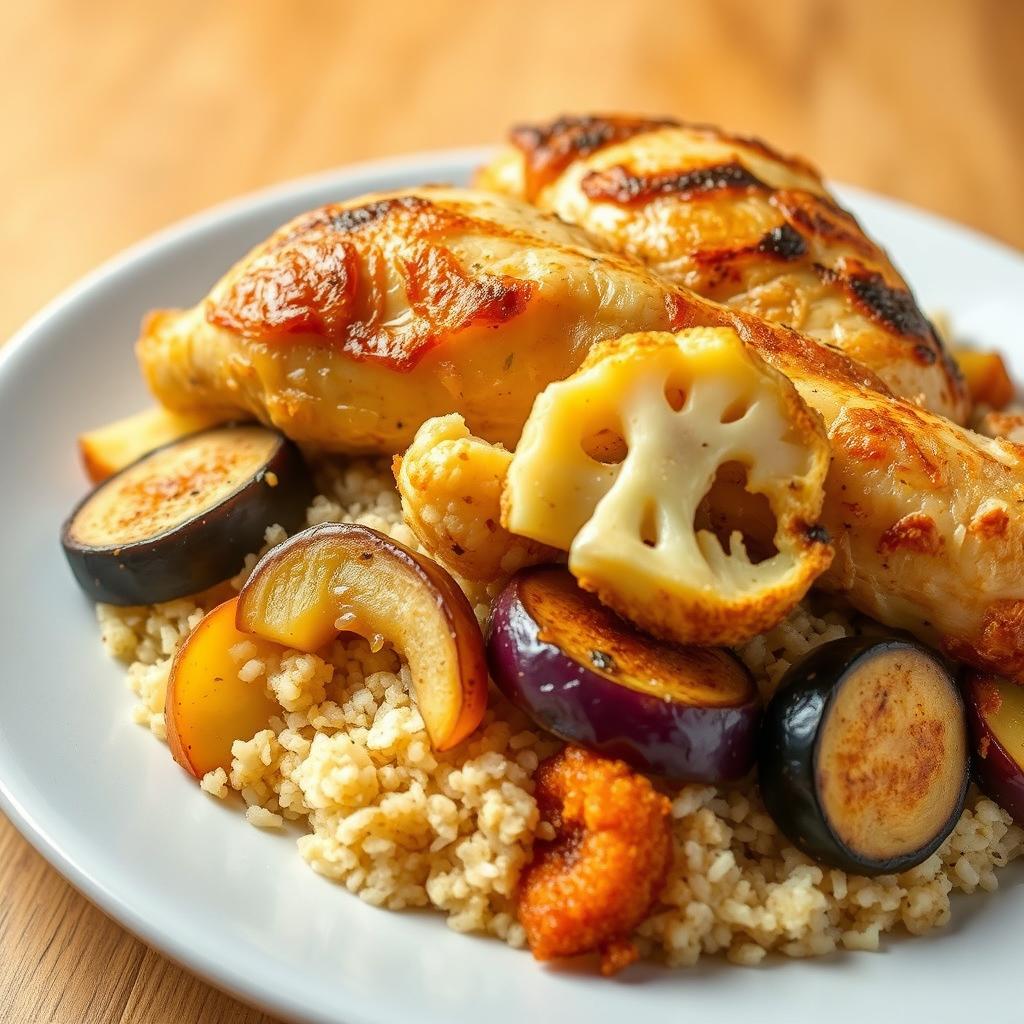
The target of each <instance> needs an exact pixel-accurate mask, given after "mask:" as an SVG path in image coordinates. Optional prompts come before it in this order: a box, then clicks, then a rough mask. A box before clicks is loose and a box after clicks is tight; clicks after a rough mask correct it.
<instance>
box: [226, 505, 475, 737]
mask: <svg viewBox="0 0 1024 1024" xmlns="http://www.w3.org/2000/svg"><path fill="white" fill-rule="evenodd" d="M237 622H238V626H239V628H240V629H243V630H245V631H246V632H250V633H255V634H257V635H259V636H262V637H265V638H266V639H268V640H274V641H276V642H278V643H281V644H284V645H286V646H288V647H296V648H298V649H299V650H303V651H315V650H317V649H318V648H320V647H323V646H324V644H326V643H328V642H329V641H330V640H332V639H333V638H334V637H335V636H337V635H338V633H339V632H340V631H342V630H345V631H348V632H352V633H358V634H360V635H362V636H364V637H366V638H367V639H368V640H369V641H370V643H371V646H373V647H374V648H376V647H378V646H380V645H381V644H383V643H384V642H385V641H387V642H390V643H391V644H392V645H393V646H394V647H395V649H396V650H397V651H398V653H399V654H400V655H401V656H402V657H404V658H405V659H406V660H407V661H408V663H409V670H410V672H411V673H412V685H413V689H414V690H415V695H416V703H417V706H418V708H419V711H420V714H421V715H422V716H423V721H424V724H425V725H426V729H427V732H428V733H429V734H430V738H431V740H432V742H433V744H434V746H435V748H436V749H438V750H447V749H449V748H450V747H453V746H455V745H456V744H457V743H459V742H460V741H461V740H463V739H465V738H466V737H467V736H468V735H469V734H470V733H471V732H473V730H474V729H476V727H477V726H478V725H479V724H480V721H481V719H482V718H483V715H484V711H485V710H486V708H487V664H486V660H485V658H484V646H483V637H482V636H481V635H480V626H479V625H478V623H477V620H476V615H475V614H474V612H473V609H472V607H471V606H470V603H469V601H468V600H467V599H466V595H465V594H464V593H463V592H462V590H461V589H460V588H459V585H458V584H457V583H456V582H455V580H454V579H452V577H451V576H450V575H449V574H448V573H447V572H446V571H445V570H444V569H442V568H441V566H439V565H438V564H437V563H436V562H432V561H431V560H430V559H429V558H422V557H421V556H419V555H417V554H415V553H414V552H412V551H410V550H409V549H408V548H406V547H404V546H403V545H402V544H399V543H398V541H396V540H392V539H391V538H390V537H385V536H384V535H383V534H381V533H378V532H377V531H376V530H371V529H370V528H369V527H366V526H359V525H357V524H354V523H325V524H323V525H322V526H314V527H311V528H310V529H308V530H304V531H303V532H302V533H298V534H296V535H295V536H294V537H292V538H290V539H289V540H287V541H285V543H284V544H280V545H278V547H276V548H274V549H273V550H272V551H270V552H268V553H267V554H266V555H265V556H264V558H263V560H262V561H261V562H260V563H259V565H257V566H256V568H255V569H254V570H253V573H252V575H251V576H250V577H249V580H248V582H247V583H246V584H245V586H244V587H243V588H242V593H241V594H240V595H239V603H238V619H237Z"/></svg>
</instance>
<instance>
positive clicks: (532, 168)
mask: <svg viewBox="0 0 1024 1024" xmlns="http://www.w3.org/2000/svg"><path fill="white" fill-rule="evenodd" d="M659 128H686V129H687V130H689V131H691V132H694V133H697V134H701V135H704V136H706V137H708V138H722V139H728V140H729V141H730V142H735V143H737V144H739V145H742V146H745V147H747V148H749V149H753V150H756V151H757V152H759V153H761V154H762V155H763V156H765V157H766V158H768V159H770V160H777V161H779V162H781V163H785V164H787V165H789V166H791V167H793V168H794V169H797V170H799V171H800V172H801V173H804V174H812V175H817V171H815V170H814V168H813V167H811V165H810V164H808V163H806V162H805V161H803V160H802V159H800V158H799V157H795V156H788V157H787V156H783V155H782V154H781V153H779V152H778V151H777V150H775V149H773V148H772V147H771V146H769V145H768V144H767V143H766V142H763V141H762V140H761V139H757V138H754V137H753V136H744V135H730V134H727V133H725V132H723V131H722V129H720V128H716V127H715V126H713V125H705V124H692V123H691V124H686V123H684V122H682V121H677V120H675V119H674V118H670V117H655V118H649V117H636V116H632V115H627V114H592V115H582V116H574V115H565V116H562V117H559V118H556V119H555V120H554V121H550V122H548V123H546V124H522V125H517V126H516V127H514V128H513V129H512V130H511V131H510V132H509V141H510V142H511V143H512V144H513V145H514V146H515V147H516V148H517V149H519V150H520V152H521V153H522V154H523V155H524V157H525V159H526V167H527V182H528V185H527V190H526V198H528V199H530V200H531V201H532V200H534V199H536V198H537V195H538V193H539V192H540V190H541V189H542V188H543V187H544V186H545V185H547V184H550V182H552V181H553V180H554V179H556V178H557V177H558V176H559V175H560V174H561V173H562V172H563V171H564V170H565V169H566V168H567V167H569V165H570V164H572V162H573V161H574V160H577V159H579V158H580V157H584V156H589V155H590V154H591V153H596V152H598V151H599V150H602V149H605V148H607V147H608V146H613V145H615V144H616V143H619V142H625V141H626V140H627V139H631V138H632V137H633V136H634V135H641V134H643V133H645V132H650V131H656V130H657V129H659Z"/></svg>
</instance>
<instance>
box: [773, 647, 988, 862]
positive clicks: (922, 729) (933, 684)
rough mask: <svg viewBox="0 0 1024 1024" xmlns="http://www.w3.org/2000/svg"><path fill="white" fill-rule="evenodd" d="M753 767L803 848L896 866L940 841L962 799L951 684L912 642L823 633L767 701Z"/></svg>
mask: <svg viewBox="0 0 1024 1024" xmlns="http://www.w3.org/2000/svg"><path fill="white" fill-rule="evenodd" d="M758 770H759V782H760V786H761V793H762V796H763V797H764V802H765V806H766V807H767V808H768V811H769V813H770V814H771V815H772V817H773V818H774V819H775V821H776V823H777V824H778V825H779V827H780V828H781V829H782V831H783V832H784V833H785V834H786V836H787V837H788V838H789V839H790V840H791V841H792V842H793V843H794V845H796V846H798V847H799V848H800V849H801V850H803V851H804V852H805V853H807V854H808V855H809V856H811V857H814V858H815V859H816V860H819V861H821V862H822V863H825V864H828V865H830V866H832V867H837V868H841V869H842V870H844V871H851V872H854V873H856V874H862V875H877V874H888V873H891V872H897V871H903V870H906V869H907V868H910V867H913V866H914V865H915V864H919V863H920V862H921V861H923V860H925V859H926V858H927V857H929V856H930V855H931V854H932V853H933V852H934V851H935V850H936V849H937V848H938V847H939V845H940V844H941V843H942V841H943V840H944V839H945V838H946V836H947V835H949V833H950V832H951V831H952V829H953V826H954V825H955V824H956V822H957V820H958V819H959V817H960V814H961V812H962V810H963V805H964V799H965V797H966V793H967V784H968V746H967V734H966V723H965V719H964V710H963V704H962V701H961V699H960V695H959V691H958V690H957V687H956V684H955V682H954V681H953V679H952V677H951V676H950V674H949V672H948V670H947V668H946V667H945V665H944V664H943V663H942V662H941V661H940V659H939V658H938V656H937V655H935V654H933V653H932V652H930V651H928V650H927V649H925V648H924V647H921V646H920V645H918V644H916V643H912V642H910V641H907V640H901V639H891V640H877V639H871V638H867V637H848V638H846V639H843V640H834V641H832V642H830V643H826V644H822V645H821V646H820V647H817V648H815V649H814V650H813V651H811V653H810V654H809V655H807V657H806V658H804V659H803V661H801V662H799V663H798V664H796V665H794V666H793V667H792V668H791V669H790V670H789V672H788V673H787V674H786V676H785V677H784V678H783V680H782V682H781V683H780V684H779V688H778V690H777V691H776V693H775V695H774V696H773V697H772V699H771V701H769V703H768V706H767V708H766V709H765V717H764V722H763V724H762V730H761V743H760V751H759V758H758Z"/></svg>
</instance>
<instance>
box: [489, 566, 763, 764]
mask: <svg viewBox="0 0 1024 1024" xmlns="http://www.w3.org/2000/svg"><path fill="white" fill-rule="evenodd" d="M543 574H555V575H558V576H561V577H568V579H569V580H571V579H572V578H571V577H570V576H569V574H568V573H567V572H566V570H565V569H564V568H562V567H554V566H542V567H537V568H533V569H527V570H525V571H523V572H521V573H519V574H518V575H517V576H515V577H513V579H512V581H511V582H510V583H509V584H508V585H507V586H506V588H505V590H504V591H503V592H502V594H501V596H500V597H499V598H498V601H497V602H496V604H495V606H494V609H493V612H492V615H491V621H490V625H489V628H488V634H487V657H488V664H489V667H490V671H491V676H492V678H493V679H494V681H495V683H496V684H497V686H498V688H499V689H500V690H501V691H502V692H503V693H504V694H505V696H507V697H508V698H509V700H511V701H512V703H513V704H515V705H516V706H517V707H519V708H520V709H521V710H522V711H524V712H525V713H526V714H527V715H529V717H530V718H532V719H533V721H534V722H536V723H537V725H539V726H540V727H541V728H542V729H545V730H546V731H548V732H550V733H553V734H554V735H555V736H558V737H559V738H561V739H563V740H566V741H567V742H570V743H576V744H579V745H580V746H583V747H587V748H589V749H590V750H593V751H595V752H597V753H599V754H602V755H604V756H607V757H612V758H617V759H619V760H622V761H625V762H626V763H627V764H629V765H630V766H631V767H633V768H635V769H637V770H638V771H642V772H646V773H649V774H652V775H659V776H663V777H665V778H667V779H670V780H673V781H680V782H725V781H729V780H735V779H740V778H742V777H743V776H745V775H747V774H748V773H749V772H750V770H751V768H752V767H753V764H754V756H755V749H756V741H757V734H758V723H759V719H760V712H761V708H760V701H759V699H758V696H757V690H756V687H755V686H754V685H753V681H752V680H750V677H749V674H748V673H747V672H746V669H745V668H744V667H743V666H742V664H741V663H740V662H739V660H738V659H736V658H735V657H734V656H733V655H732V654H730V653H728V652H725V651H721V650H715V651H709V650H708V649H693V650H694V657H700V658H701V659H703V660H704V664H705V666H706V663H707V659H708V658H709V657H716V658H721V659H723V661H724V663H725V664H726V665H727V666H728V670H729V672H731V673H733V674H734V675H737V676H739V677H740V678H743V679H746V680H749V690H748V691H747V692H746V693H745V694H744V695H743V699H742V700H741V702H740V703H738V704H736V705H734V706H718V707H714V706H712V707H702V706H699V705H696V704H692V703H684V702H681V701H678V700H673V699H670V697H668V696H667V695H656V694H653V693H647V692H642V691H640V690H637V689H633V688H631V687H629V686H626V685H622V684H620V683H617V682H615V681H613V680H612V679H610V678H608V676H607V675H605V674H602V673H601V672H599V671H595V670H592V669H591V668H589V667H588V666H587V665H586V664H584V663H582V662H581V661H580V660H578V658H576V657H573V656H571V655H570V654H569V653H567V652H566V651H564V650H563V649H562V648H560V647H559V646H557V645H556V644H554V643H551V642H549V641H547V640H545V639H543V636H542V634H543V631H544V624H543V623H539V622H537V621H536V620H535V619H534V617H533V615H532V614H531V613H530V611H529V610H528V609H527V608H526V606H525V605H524V602H523V600H522V599H521V593H520V588H521V587H522V585H523V584H524V583H527V584H528V585H529V584H530V582H531V581H532V582H534V583H536V582H537V580H538V577H542V576H543ZM572 586H573V587H574V588H575V587H576V585H575V581H572ZM576 589H577V591H578V595H579V600H580V602H581V603H582V604H583V607H584V608H585V613H586V615H588V616H598V617H600V620H601V622H602V625H603V626H604V628H605V629H606V630H607V629H609V628H610V629H613V630H615V631H621V633H622V634H624V635H625V636H627V637H629V638H630V640H631V641H633V640H634V638H639V639H640V641H641V642H642V643H644V644H647V645H649V646H650V648H651V656H652V658H655V659H656V658H657V657H658V652H659V651H660V650H664V649H671V650H672V651H673V652H674V655H675V656H676V657H679V652H680V651H681V650H682V649H680V648H678V647H674V646H673V645H669V644H665V643H664V642H662V641H659V640H655V639H654V638H650V637H647V636H645V635H643V634H640V633H639V632H638V631H637V630H635V629H634V628H633V627H632V626H630V625H629V624H628V623H626V622H624V621H622V620H621V619H619V618H618V617H617V616H616V615H615V614H614V613H613V612H611V611H609V610H608V609H606V608H605V607H604V606H603V605H601V604H600V603H599V602H598V601H597V599H596V598H595V597H593V596H592V595H591V594H587V593H585V592H584V591H582V590H579V588H576ZM606 635H607V634H606ZM591 657H592V659H593V660H594V665H595V668H604V669H605V670H606V671H607V670H608V669H609V667H610V657H609V656H608V655H607V654H606V653H604V652H603V651H602V650H601V647H600V645H599V644H595V649H594V650H593V651H592V652H591Z"/></svg>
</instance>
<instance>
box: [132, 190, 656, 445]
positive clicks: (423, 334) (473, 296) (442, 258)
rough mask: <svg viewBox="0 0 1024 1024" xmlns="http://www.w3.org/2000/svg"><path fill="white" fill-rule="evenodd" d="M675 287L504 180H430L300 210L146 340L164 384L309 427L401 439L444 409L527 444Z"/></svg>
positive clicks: (159, 390)
mask: <svg viewBox="0 0 1024 1024" xmlns="http://www.w3.org/2000/svg"><path fill="white" fill-rule="evenodd" d="M664 294H665V289H664V285H663V284H662V283H661V282H658V281H655V280H654V279H653V278H652V277H651V276H650V274H649V273H648V272H647V271H646V269H645V268H644V267H642V266H641V265H640V264H638V263H637V262H635V261H633V260H628V259H625V258H622V257H619V256H615V255H610V254H606V253H604V252H602V251H601V250H600V249H595V248H594V246H593V244H592V242H591V240H590V239H589V238H588V237H587V236H586V234H585V233H584V232H583V231H581V230H580V229H579V228H575V227H572V226H570V225H567V224H565V223H563V222H561V221H559V220H558V219H557V218H555V217H552V216H548V215H544V214H542V213H540V212H539V211H537V210H536V209H535V208H534V207H532V206H529V205H528V204H526V203H523V202H520V201H517V200H514V199H510V198H507V197H502V196H497V195H495V194H493V193H486V192H479V191H471V190H468V189H452V188H444V187H440V186H424V187H422V188H418V189H411V190H403V191H401V192H396V193H388V194H380V195H373V196H363V197H360V198H357V199H353V200H350V201H348V202H345V203H342V204H332V205H330V206H325V207H321V208H320V209H317V210H314V211H312V212H311V213H308V214H305V215H303V216H302V217H299V218H296V219H295V220H294V221H292V222H291V223H290V224H288V225H286V226H285V227H284V228H282V229H281V230H280V231H278V232H276V233H275V234H274V235H273V236H272V237H271V238H270V239H268V240H267V241H266V242H264V243H263V244H261V245H259V246H257V247H256V248H255V249H254V250H253V251H252V252H250V253H249V254H248V255H246V256H245V257H243V259H242V260H241V261H240V262H239V263H238V264H237V265H236V266H235V267H233V268H232V269H231V270H229V271H228V273H227V274H226V275H225V276H224V277H223V278H222V279H221V280H220V281H219V282H218V283H217V284H215V285H214V287H213V288H212V289H211V291H210V294H209V295H208V297H207V298H206V299H205V300H204V301H203V302H201V303H200V304H198V305H197V306H195V307H193V308H192V309H189V310H174V311H164V312H161V313H159V314H156V315H153V316H151V317H149V318H148V320H147V321H146V324H145V325H144V327H143V332H142V336H141V337H140V339H139V343H138V346H137V352H138V355H139V362H140V364H141V366H142V369H143V372H144V373H145V375H146V377H147V380H148V382H149V385H150V387H151V388H152V390H153V392H154V393H155V394H156V396H157V397H158V398H159V400H160V402H161V403H162V404H164V405H166V406H167V407H169V408H172V409H174V410H176V411H179V412H187V411H196V410H208V409H211V408H215V409H217V410H218V411H219V410H221V409H224V410H237V411H239V412H244V413H248V414H249V415H255V416H257V417H258V418H260V419H261V420H263V421H265V422H270V423H272V424H273V425H274V426H276V427H278V428H279V429H281V430H283V431H284V432H285V433H287V434H288V435H289V436H290V437H292V438H293V439H295V440H299V441H304V442H308V443H310V444H315V445H318V446H320V447H323V448H328V449H331V450H341V451H347V452H352V451H363V452H377V453H386V454H388V455H393V454H394V453H395V452H397V451H400V450H401V449H403V448H404V447H405V446H406V445H408V444H409V443H410V441H411V440H412V438H413V435H414V434H415V432H416V429H417V428H418V427H419V426H420V424H421V423H423V422H424V421H425V420H427V419H429V418H430V417H431V416H440V415H445V414H447V413H450V412H460V413H462V414H463V415H464V416H465V418H466V421H467V423H468V424H469V426H470V428H471V429H472V430H473V432H474V433H476V434H478V435H479V436H481V437H484V438H486V439H487V440H488V441H499V442H502V443H504V444H505V445H507V446H509V447H511V446H514V445H515V442H516V440H517V439H518V436H519V432H520V430H521V428H522V424H523V421H524V420H525V419H526V415H527V413H528V412H529V409H530V406H531V404H532V402H533V398H534V396H535V395H536V394H537V392H538V391H539V390H540V389H541V388H542V387H543V386H544V385H545V384H547V383H548V381H551V380H557V379H559V378H561V377H565V376H567V375H568V374H570V373H571V372H572V371H573V370H574V369H575V368H576V367H577V366H578V365H579V363H580V362H581V361H582V359H583V357H584V356H585V355H586V352H587V350H588V348H589V347H590V345H591V344H592V343H593V342H595V341H598V340H600V339H602V338H606V337H614V336H616V335H618V334H620V333H622V329H623V326H622V325H623V324H626V325H628V326H629V327H631V328H635V329H644V328H648V327H651V328H664V327H665V326H667V320H668V310H667V308H666V306H665V302H664Z"/></svg>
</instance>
